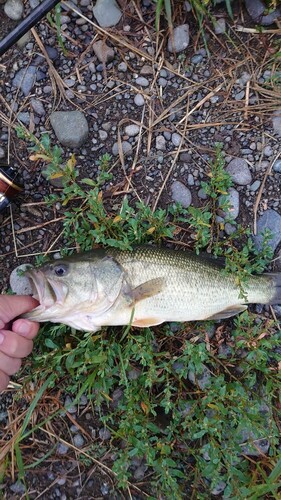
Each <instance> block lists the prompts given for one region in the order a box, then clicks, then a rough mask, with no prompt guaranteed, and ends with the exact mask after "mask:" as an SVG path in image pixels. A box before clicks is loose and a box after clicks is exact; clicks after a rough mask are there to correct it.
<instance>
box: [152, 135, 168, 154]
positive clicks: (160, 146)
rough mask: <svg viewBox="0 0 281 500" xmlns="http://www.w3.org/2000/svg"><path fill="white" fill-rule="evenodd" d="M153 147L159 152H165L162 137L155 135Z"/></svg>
mask: <svg viewBox="0 0 281 500" xmlns="http://www.w3.org/2000/svg"><path fill="white" fill-rule="evenodd" d="M155 147H156V149H158V150H159V151H165V149H166V139H165V137H164V136H163V135H157V137H156V141H155Z"/></svg>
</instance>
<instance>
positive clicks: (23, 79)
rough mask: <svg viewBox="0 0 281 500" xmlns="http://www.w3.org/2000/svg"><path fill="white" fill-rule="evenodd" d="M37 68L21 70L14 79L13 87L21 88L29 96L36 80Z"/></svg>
mask: <svg viewBox="0 0 281 500" xmlns="http://www.w3.org/2000/svg"><path fill="white" fill-rule="evenodd" d="M36 73H37V68H36V66H28V67H27V68H22V69H20V70H19V71H18V72H17V73H16V75H15V76H14V78H13V81H12V85H13V86H14V87H16V88H19V89H20V90H21V91H22V93H23V94H24V95H25V96H27V95H28V94H29V92H30V91H31V89H32V87H33V85H34V83H35V80H36Z"/></svg>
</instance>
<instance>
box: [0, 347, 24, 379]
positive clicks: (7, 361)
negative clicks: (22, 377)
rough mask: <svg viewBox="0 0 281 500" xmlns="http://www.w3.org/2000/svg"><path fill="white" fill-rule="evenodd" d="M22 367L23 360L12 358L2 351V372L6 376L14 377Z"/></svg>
mask: <svg viewBox="0 0 281 500" xmlns="http://www.w3.org/2000/svg"><path fill="white" fill-rule="evenodd" d="M20 367H21V359H18V358H11V357H10V356H7V354H4V353H3V352H1V351H0V371H2V372H4V373H6V375H14V374H15V373H16V372H17V371H19V369H20Z"/></svg>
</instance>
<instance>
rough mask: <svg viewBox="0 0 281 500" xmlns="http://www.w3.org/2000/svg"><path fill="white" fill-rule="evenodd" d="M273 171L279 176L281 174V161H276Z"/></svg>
mask: <svg viewBox="0 0 281 500" xmlns="http://www.w3.org/2000/svg"><path fill="white" fill-rule="evenodd" d="M272 168H273V170H274V172H277V173H278V174H281V160H276V161H275V162H274V164H273V167H272Z"/></svg>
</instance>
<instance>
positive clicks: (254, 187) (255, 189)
mask: <svg viewBox="0 0 281 500" xmlns="http://www.w3.org/2000/svg"><path fill="white" fill-rule="evenodd" d="M260 185H261V181H259V180H256V181H255V182H253V184H251V186H250V190H251V191H253V192H255V191H257V190H258V189H259V187H260Z"/></svg>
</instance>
